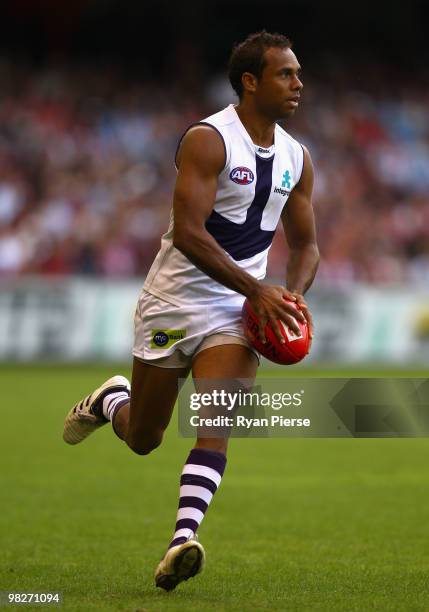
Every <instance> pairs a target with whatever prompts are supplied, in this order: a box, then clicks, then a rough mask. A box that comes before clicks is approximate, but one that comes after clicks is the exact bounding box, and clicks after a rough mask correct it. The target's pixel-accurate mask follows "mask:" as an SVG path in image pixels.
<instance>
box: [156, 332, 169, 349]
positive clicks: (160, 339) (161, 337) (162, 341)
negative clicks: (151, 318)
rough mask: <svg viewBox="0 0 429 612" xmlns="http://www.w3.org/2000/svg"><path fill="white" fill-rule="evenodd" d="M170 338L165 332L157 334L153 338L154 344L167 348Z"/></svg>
mask: <svg viewBox="0 0 429 612" xmlns="http://www.w3.org/2000/svg"><path fill="white" fill-rule="evenodd" d="M168 340H169V338H168V336H167V334H166V333H165V332H162V331H160V332H157V333H156V334H155V335H154V337H153V343H154V344H156V346H165V345H166V344H167V342H168Z"/></svg>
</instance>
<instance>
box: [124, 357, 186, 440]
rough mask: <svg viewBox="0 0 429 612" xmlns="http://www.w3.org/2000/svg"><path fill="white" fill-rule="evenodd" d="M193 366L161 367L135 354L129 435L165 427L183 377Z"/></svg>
mask: <svg viewBox="0 0 429 612" xmlns="http://www.w3.org/2000/svg"><path fill="white" fill-rule="evenodd" d="M189 369H190V368H161V367H157V366H154V365H150V364H148V363H144V362H142V361H140V360H139V359H137V358H134V361H133V374H132V382H131V403H130V417H129V425H128V433H129V436H131V437H141V436H142V435H147V434H148V433H150V432H163V431H165V429H166V428H167V426H168V424H169V422H170V419H171V415H172V413H173V409H174V404H175V403H176V399H177V395H178V389H179V379H180V378H186V377H187V375H188V373H189Z"/></svg>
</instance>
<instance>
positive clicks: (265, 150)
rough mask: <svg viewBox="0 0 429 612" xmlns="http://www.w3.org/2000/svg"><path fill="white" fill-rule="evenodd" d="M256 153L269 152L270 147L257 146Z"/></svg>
mask: <svg viewBox="0 0 429 612" xmlns="http://www.w3.org/2000/svg"><path fill="white" fill-rule="evenodd" d="M258 153H270V149H263V148H262V147H259V149H258Z"/></svg>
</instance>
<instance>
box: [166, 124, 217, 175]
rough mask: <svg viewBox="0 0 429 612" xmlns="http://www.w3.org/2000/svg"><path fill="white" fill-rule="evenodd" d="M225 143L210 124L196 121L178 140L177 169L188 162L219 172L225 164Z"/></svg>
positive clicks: (183, 167) (185, 165)
mask: <svg viewBox="0 0 429 612" xmlns="http://www.w3.org/2000/svg"><path fill="white" fill-rule="evenodd" d="M225 161H226V154H225V144H224V140H223V138H222V136H221V135H220V134H219V132H218V131H217V130H216V129H215V128H214V127H212V126H210V125H208V124H205V123H198V124H196V125H194V126H192V127H190V128H189V129H188V130H187V132H186V133H185V135H184V136H183V138H182V140H181V141H180V144H179V147H178V150H177V154H176V166H177V169H178V170H179V172H180V171H183V170H184V169H185V168H186V167H187V166H188V164H191V165H195V166H197V167H199V168H201V169H204V168H206V169H207V170H208V171H211V172H212V171H213V170H215V171H216V172H217V174H219V173H220V172H221V171H222V169H223V168H224V166H225Z"/></svg>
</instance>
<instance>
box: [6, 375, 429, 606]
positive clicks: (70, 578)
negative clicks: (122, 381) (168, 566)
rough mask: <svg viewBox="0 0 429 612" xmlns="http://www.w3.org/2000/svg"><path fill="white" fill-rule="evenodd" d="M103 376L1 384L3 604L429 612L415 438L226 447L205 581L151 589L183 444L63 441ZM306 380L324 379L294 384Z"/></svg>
mask: <svg viewBox="0 0 429 612" xmlns="http://www.w3.org/2000/svg"><path fill="white" fill-rule="evenodd" d="M114 371H115V370H113V369H112V368H111V367H109V366H103V367H93V366H89V367H87V366H85V367H76V366H73V367H68V368H67V367H48V366H45V367H42V366H40V367H27V366H22V367H19V366H16V367H3V368H1V369H0V384H1V400H0V401H1V417H2V419H1V476H2V486H1V489H0V504H1V505H0V507H1V512H0V532H1V542H0V543H1V562H0V563H1V565H0V590H2V591H6V590H7V591H19V592H53V591H61V592H62V594H63V604H62V606H61V608H60V609H61V610H67V611H68V610H73V611H79V612H81V611H87V610H100V611H103V612H104V611H110V610H112V611H113V610H129V611H136V610H140V611H143V610H146V611H148V612H156V611H162V612H164V611H167V612H168V611H169V610H181V611H184V610H186V611H188V610H191V611H193V610H195V611H201V610H204V612H210V611H216V612H221V611H228V612H230V611H231V612H233V611H234V612H235V611H237V612H248V611H249V612H250V611H253V610H270V611H277V610H279V611H283V610H288V611H289V610H296V611H299V612H301V611H306V610H326V611H328V610H329V611H331V610H344V611H352V610H359V611H366V610H383V611H384V610H404V611H409V610H428V607H429V604H428V601H429V578H428V577H429V547H428V545H427V542H428V540H429V521H428V515H429V493H428V491H429V476H428V468H427V464H428V454H429V440H427V439H378V440H377V439H371V440H362V439H335V440H331V439H306V440H304V439H268V440H266V439H265V440H264V439H250V440H239V439H234V440H233V441H232V442H231V447H230V452H229V458H228V466H227V471H226V473H225V478H224V480H223V482H222V484H221V487H220V489H219V491H218V493H217V495H216V497H215V499H214V501H213V504H212V506H211V507H210V508H209V510H208V513H207V516H206V518H205V520H204V522H203V524H202V526H201V528H200V530H199V535H200V539H201V541H202V543H203V544H204V546H205V549H206V553H207V565H206V569H205V571H204V573H203V574H201V575H200V576H198V577H196V578H194V579H192V580H190V581H189V582H187V583H184V584H182V585H180V586H179V587H178V588H177V590H176V591H173V592H172V593H165V592H162V591H160V590H159V589H155V587H154V584H153V572H154V569H155V567H156V565H157V563H158V562H159V559H160V557H161V556H162V554H163V553H164V549H165V546H166V545H167V543H168V541H169V538H170V536H171V534H172V531H173V528H174V523H175V514H176V507H177V496H178V478H179V474H180V472H181V469H182V466H183V463H184V460H185V458H186V456H187V452H188V450H189V448H190V446H191V444H192V441H191V440H186V439H180V438H179V437H178V436H177V433H176V431H177V430H176V424H175V422H174V421H173V422H172V424H171V426H170V430H169V432H168V435H167V436H166V439H165V441H164V443H163V445H162V446H161V447H160V448H159V449H158V450H157V451H155V452H154V453H153V454H151V455H149V456H147V457H139V456H136V455H133V454H132V453H131V451H129V450H128V449H127V448H126V446H125V445H124V444H123V443H121V442H120V441H119V440H118V439H117V438H116V437H115V436H114V435H113V434H112V432H111V431H110V430H109V426H106V427H105V428H104V429H103V430H101V431H100V432H97V433H96V434H95V435H94V436H93V437H91V438H90V439H88V440H87V441H86V442H84V443H83V444H82V445H79V446H78V447H68V446H67V445H65V444H64V443H63V442H62V439H61V435H62V427H63V419H64V416H65V413H66V412H67V410H68V409H69V408H70V406H71V405H72V404H73V403H74V402H75V401H76V400H77V399H78V398H79V397H80V396H83V395H85V394H86V393H88V392H89V391H91V390H92V389H93V388H94V387H95V386H97V385H98V384H99V383H100V382H101V381H102V380H104V379H105V378H107V377H108V376H110V375H111V374H112V373H113V372H114ZM116 371H117V370H116ZM121 373H124V374H125V375H126V374H127V373H128V372H127V371H126V370H123V371H122V372H121ZM308 373H311V374H314V375H317V376H320V375H321V371H320V370H318V371H317V372H316V371H315V370H311V371H310V372H309V371H305V370H301V371H299V372H298V370H294V376H299V375H305V374H308ZM275 374H279V371H278V370H276V371H275ZM325 374H328V375H329V374H330V375H332V374H335V375H336V376H340V375H344V376H347V375H349V374H350V372H346V371H343V372H333V371H328V372H325ZM355 374H356V373H355ZM368 374H369V372H359V375H362V376H367V375H368ZM371 374H377V372H375V371H374V370H371ZM380 374H384V375H387V374H389V375H392V376H395V374H396V373H395V372H392V371H390V372H380ZM405 374H406V372H398V373H397V375H405ZM263 375H264V376H267V371H266V370H265V371H264V372H263ZM408 375H409V376H410V377H418V376H419V375H420V376H427V373H424V372H409V373H408ZM50 608H51V609H54V607H53V606H52V607H50ZM6 609H7V608H6ZM9 609H12V607H10V608H9ZM13 609H18V608H17V607H15V608H13ZM19 609H27V610H29V609H35V610H36V609H38V610H40V609H41V606H38V607H37V608H36V607H35V606H33V607H30V606H25V607H24V608H23V607H22V606H21V607H20V608H19ZM42 609H43V608H42Z"/></svg>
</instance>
